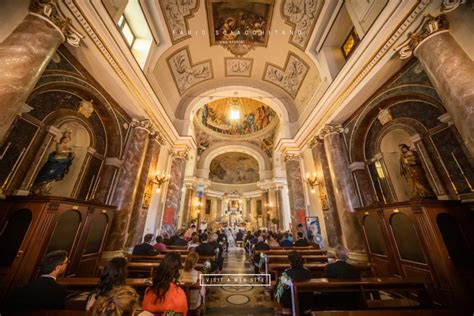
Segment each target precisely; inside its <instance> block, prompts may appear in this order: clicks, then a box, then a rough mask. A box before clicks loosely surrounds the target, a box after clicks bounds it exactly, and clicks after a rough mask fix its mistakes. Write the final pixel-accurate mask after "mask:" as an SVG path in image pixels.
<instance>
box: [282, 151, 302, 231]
mask: <svg viewBox="0 0 474 316" xmlns="http://www.w3.org/2000/svg"><path fill="white" fill-rule="evenodd" d="M285 166H286V177H287V181H288V192H289V198H290V208H291V210H290V212H291V220H292V223H293V226H294V227H296V225H297V218H296V214H297V213H296V211H297V210H303V211H306V202H305V198H304V186H303V179H302V177H301V165H300V161H299V160H288V161H287V162H286V164H285Z"/></svg>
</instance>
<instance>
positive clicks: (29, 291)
mask: <svg viewBox="0 0 474 316" xmlns="http://www.w3.org/2000/svg"><path fill="white" fill-rule="evenodd" d="M67 256H68V253H67V251H64V250H56V251H52V252H50V253H48V254H47V255H46V256H45V257H44V258H43V260H42V261H41V263H40V273H41V276H40V277H39V278H38V279H36V280H34V281H33V282H31V283H30V284H28V285H27V286H25V287H22V288H19V289H17V290H16V291H15V292H14V293H13V295H12V296H11V297H10V299H9V301H10V305H11V307H12V308H15V309H18V308H41V309H63V308H64V300H65V299H66V294H67V291H66V288H65V287H63V286H61V285H59V284H58V283H56V278H57V277H58V276H60V275H62V274H63V273H64V271H66V268H67V264H68V262H69V260H68V257H67Z"/></svg>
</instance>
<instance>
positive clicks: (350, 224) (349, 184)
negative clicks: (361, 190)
mask: <svg viewBox="0 0 474 316" xmlns="http://www.w3.org/2000/svg"><path fill="white" fill-rule="evenodd" d="M341 133H342V127H340V126H331V125H326V126H325V128H324V129H323V131H322V136H323V139H324V150H325V152H326V156H327V159H328V165H329V172H330V175H331V182H332V185H333V189H334V197H335V201H336V207H337V212H338V215H339V221H340V223H341V228H342V237H343V241H344V246H345V247H346V248H347V249H349V251H350V252H352V253H364V252H365V247H364V242H363V239H362V234H361V231H360V227H359V224H358V222H357V218H356V216H355V210H354V208H356V207H359V206H360V203H359V199H358V198H357V190H356V187H355V185H354V181H353V180H352V176H351V173H350V171H349V161H348V157H347V152H346V148H345V145H344V141H343V139H342V135H341Z"/></svg>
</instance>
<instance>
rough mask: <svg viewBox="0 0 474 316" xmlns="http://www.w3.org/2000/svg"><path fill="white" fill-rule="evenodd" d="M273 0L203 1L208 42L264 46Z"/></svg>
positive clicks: (213, 43) (266, 40) (266, 39)
mask: <svg viewBox="0 0 474 316" xmlns="http://www.w3.org/2000/svg"><path fill="white" fill-rule="evenodd" d="M273 7H274V0H241V1H234V0H207V1H206V10H207V18H208V22H209V24H208V25H209V35H210V41H211V46H212V45H225V44H252V45H255V46H265V47H266V46H267V43H268V36H269V34H270V25H271V20H272V15H273Z"/></svg>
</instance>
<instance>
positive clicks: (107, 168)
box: [94, 157, 123, 204]
mask: <svg viewBox="0 0 474 316" xmlns="http://www.w3.org/2000/svg"><path fill="white" fill-rule="evenodd" d="M122 164H123V160H120V159H119V158H117V157H107V158H105V164H104V166H103V167H102V171H101V172H100V178H99V184H98V185H97V192H96V193H95V195H94V200H95V201H98V202H102V203H104V204H108V203H109V201H110V198H111V196H110V193H111V191H112V189H113V185H114V182H115V181H114V179H115V177H116V176H117V173H118V171H119V170H120V167H121V166H122Z"/></svg>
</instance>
